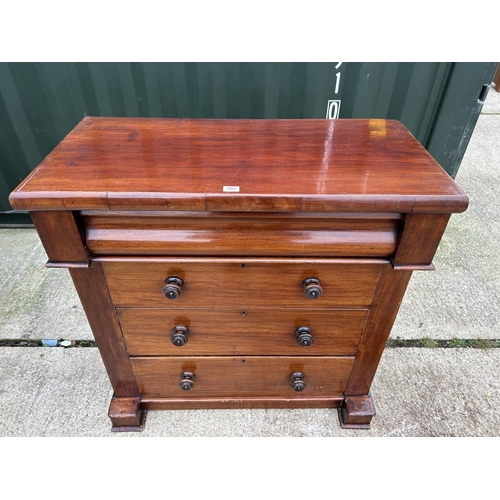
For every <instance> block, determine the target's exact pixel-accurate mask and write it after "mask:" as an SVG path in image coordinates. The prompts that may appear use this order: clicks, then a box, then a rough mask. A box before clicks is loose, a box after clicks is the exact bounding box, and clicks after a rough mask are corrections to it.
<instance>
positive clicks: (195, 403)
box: [141, 393, 344, 410]
mask: <svg viewBox="0 0 500 500" xmlns="http://www.w3.org/2000/svg"><path fill="white" fill-rule="evenodd" d="M302 394H303V393H302ZM343 401H344V398H343V396H342V395H337V396H329V397H318V396H315V397H307V396H305V395H302V396H301V397H300V398H297V397H296V398H292V399H291V398H287V397H279V396H273V397H262V396H256V397H244V396H238V398H234V399H231V398H220V397H219V398H217V397H215V398H208V397H205V398H203V397H201V398H200V397H194V396H191V397H189V398H188V397H187V396H186V397H184V398H177V397H176V398H147V397H144V398H142V399H141V403H142V407H143V408H144V409H146V410H200V409H202V410H213V409H217V410H230V409H242V408H248V409H256V408H265V409H275V408H339V407H340V405H341V404H342V402H343Z"/></svg>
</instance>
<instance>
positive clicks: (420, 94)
mask: <svg viewBox="0 0 500 500" xmlns="http://www.w3.org/2000/svg"><path fill="white" fill-rule="evenodd" d="M496 67H497V63H373V62H372V63H0V211H10V210H11V208H10V205H9V203H8V195H9V193H10V191H11V190H12V189H14V188H15V187H16V186H17V184H18V183H19V182H20V181H21V180H22V179H23V178H24V177H25V176H26V175H27V174H28V173H29V172H30V171H31V170H32V169H33V168H35V167H36V166H37V165H38V163H39V162H40V161H41V160H42V159H43V158H44V157H45V156H46V155H47V154H48V153H49V152H50V151H51V150H52V149H53V148H54V147H55V146H56V145H57V143H58V142H59V141H60V140H61V139H62V138H63V137H64V136H65V135H66V134H67V133H68V132H69V131H70V130H71V129H72V128H73V127H74V126H75V125H76V124H77V123H78V122H79V121H80V120H81V119H82V118H83V117H84V116H85V115H90V116H92V115H93V116H151V117H181V118H198V117H201V118H326V116H327V106H328V102H329V101H340V118H393V119H399V120H401V121H402V122H403V123H404V124H405V125H406V127H408V129H409V130H410V131H411V132H412V133H413V135H415V137H416V138H417V139H418V140H419V141H420V142H421V143H422V144H423V145H424V146H425V147H426V148H427V149H428V150H429V152H430V153H431V154H432V155H433V156H434V157H435V158H436V159H437V161H439V162H440V163H441V165H442V166H443V167H444V168H445V169H446V170H447V171H448V173H450V174H451V175H455V174H456V172H457V171H458V168H459V166H460V162H461V160H462V157H463V154H464V153H465V149H466V147H467V144H468V142H469V139H470V136H471V134H472V131H473V129H474V126H475V124H476V121H477V118H478V116H479V113H480V111H481V107H482V102H481V101H479V100H478V98H479V96H480V93H481V89H482V87H483V85H485V84H489V83H490V82H491V80H492V78H493V74H494V72H495V69H496ZM332 109H333V110H334V109H337V108H335V106H333V108H332Z"/></svg>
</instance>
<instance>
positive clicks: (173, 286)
mask: <svg viewBox="0 0 500 500" xmlns="http://www.w3.org/2000/svg"><path fill="white" fill-rule="evenodd" d="M182 285H184V282H183V281H182V279H181V278H179V277H178V276H169V277H168V278H167V279H166V280H165V286H164V287H163V290H162V293H163V295H165V297H167V299H176V298H177V297H180V295H181V292H182Z"/></svg>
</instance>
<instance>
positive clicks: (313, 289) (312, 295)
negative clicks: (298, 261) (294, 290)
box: [302, 278, 323, 299]
mask: <svg viewBox="0 0 500 500" xmlns="http://www.w3.org/2000/svg"><path fill="white" fill-rule="evenodd" d="M302 286H303V287H304V295H305V296H306V297H307V298H308V299H317V298H318V297H321V295H322V294H323V288H321V285H320V284H319V279H318V278H307V279H305V280H304V281H303V282H302Z"/></svg>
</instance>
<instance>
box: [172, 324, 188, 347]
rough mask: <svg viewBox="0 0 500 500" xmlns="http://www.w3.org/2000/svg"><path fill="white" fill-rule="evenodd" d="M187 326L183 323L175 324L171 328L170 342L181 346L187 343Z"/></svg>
mask: <svg viewBox="0 0 500 500" xmlns="http://www.w3.org/2000/svg"><path fill="white" fill-rule="evenodd" d="M188 333H189V328H188V327H187V326H184V325H177V326H174V327H173V328H172V335H171V336H170V342H172V344H174V345H175V346H178V347H181V346H183V345H186V344H187V341H188Z"/></svg>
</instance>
